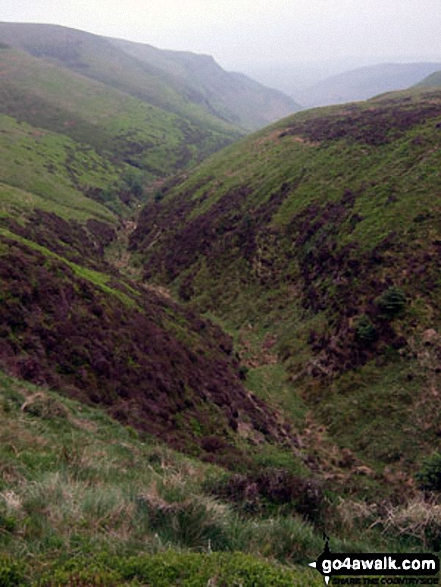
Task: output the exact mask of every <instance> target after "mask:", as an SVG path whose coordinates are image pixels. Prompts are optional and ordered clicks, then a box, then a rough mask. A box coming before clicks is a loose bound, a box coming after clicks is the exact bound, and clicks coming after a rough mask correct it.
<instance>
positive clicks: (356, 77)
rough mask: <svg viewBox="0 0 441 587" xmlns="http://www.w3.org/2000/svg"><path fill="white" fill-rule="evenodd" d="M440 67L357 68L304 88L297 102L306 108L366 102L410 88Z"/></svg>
mask: <svg viewBox="0 0 441 587" xmlns="http://www.w3.org/2000/svg"><path fill="white" fill-rule="evenodd" d="M440 67H441V64H439V63H381V64H378V65H370V66H365V67H359V68H357V69H354V70H351V71H347V72H344V73H340V74H337V75H333V76H331V77H328V78H326V79H324V80H322V81H320V82H318V83H317V84H315V85H313V86H310V87H308V88H307V89H305V90H304V91H303V93H302V95H301V98H300V100H301V102H302V104H304V105H305V106H307V107H309V108H312V107H315V106H327V105H330V104H343V103H345V102H354V101H358V100H367V99H369V98H372V97H374V96H377V95H379V94H384V93H385V92H391V91H396V90H405V89H407V88H410V87H411V86H413V85H415V84H416V83H417V82H419V81H420V80H421V79H423V78H424V77H425V76H427V75H429V74H431V73H433V72H434V71H437V70H438V69H440Z"/></svg>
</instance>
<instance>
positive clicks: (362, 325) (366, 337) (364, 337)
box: [355, 314, 377, 344]
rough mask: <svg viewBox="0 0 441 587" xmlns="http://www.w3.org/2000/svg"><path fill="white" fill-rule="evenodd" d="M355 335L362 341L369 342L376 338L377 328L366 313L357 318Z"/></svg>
mask: <svg viewBox="0 0 441 587" xmlns="http://www.w3.org/2000/svg"><path fill="white" fill-rule="evenodd" d="M355 336H356V338H357V340H359V341H360V342H362V343H365V344H370V343H371V342H374V341H375V340H376V338H377V330H376V328H375V326H374V325H373V323H372V321H371V319H370V318H369V316H367V315H366V314H363V315H362V316H360V317H359V318H358V320H357V321H356V324H355Z"/></svg>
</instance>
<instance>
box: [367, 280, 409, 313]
mask: <svg viewBox="0 0 441 587" xmlns="http://www.w3.org/2000/svg"><path fill="white" fill-rule="evenodd" d="M375 303H376V305H377V307H378V308H379V309H380V311H381V313H382V314H383V315H384V316H386V317H387V318H393V317H394V316H397V315H398V314H400V313H401V312H402V311H403V309H404V306H405V305H406V294H405V293H404V291H403V290H402V289H401V288H400V287H397V286H395V285H393V286H392V287H389V288H388V289H387V290H386V291H385V292H383V293H382V294H381V296H379V297H378V298H377V299H376V300H375Z"/></svg>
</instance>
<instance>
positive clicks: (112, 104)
mask: <svg viewBox="0 0 441 587" xmlns="http://www.w3.org/2000/svg"><path fill="white" fill-rule="evenodd" d="M0 28H1V27H0ZM0 38H1V32H0ZM0 70H1V71H2V84H1V87H0V112H1V113H3V114H6V115H9V116H11V117H13V118H15V119H17V120H19V121H24V122H27V123H29V124H31V125H33V126H35V127H37V128H43V129H46V130H50V131H53V132H56V133H58V134H62V135H67V136H68V137H69V138H71V139H72V140H73V141H75V142H77V143H80V144H82V145H88V146H90V147H92V148H93V149H94V150H96V151H97V152H99V153H100V155H101V156H102V157H106V158H107V159H111V162H112V163H113V165H117V166H119V167H121V166H123V167H124V166H125V167H128V166H130V167H132V168H134V169H135V172H139V170H141V171H142V172H144V174H145V177H146V179H147V180H148V179H154V178H157V177H164V176H165V175H168V174H170V173H171V172H173V171H176V170H178V169H182V168H183V167H185V166H187V165H189V164H191V163H194V162H196V161H198V160H200V159H201V158H202V157H203V156H206V155H207V154H209V153H212V152H213V151H216V150H218V149H219V148H220V147H222V146H225V145H226V144H227V143H228V142H230V141H231V140H232V139H233V138H236V137H238V136H239V132H238V130H237V129H234V128H232V127H227V126H226V125H224V123H222V122H221V121H219V124H218V125H217V127H216V128H214V129H212V128H209V126H207V127H205V126H204V125H203V124H202V123H200V124H195V123H192V122H190V121H189V120H188V119H185V118H183V117H182V116H178V115H175V114H172V113H171V112H167V111H165V110H164V109H162V108H159V107H156V106H154V105H152V104H146V103H145V102H143V101H141V100H139V99H136V98H133V97H132V96H130V95H128V94H127V93H124V92H120V91H118V90H115V89H113V88H112V87H109V86H106V85H105V84H103V83H100V82H96V81H93V80H90V79H88V78H85V77H84V76H82V75H79V74H77V73H75V72H71V71H69V70H66V69H63V68H61V67H59V66H57V65H55V64H53V63H50V62H48V61H47V60H44V59H37V58H35V57H32V56H30V55H27V54H25V53H22V52H20V51H16V50H13V49H8V48H3V49H1V50H0ZM213 126H215V125H213Z"/></svg>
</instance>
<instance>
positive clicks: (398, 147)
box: [132, 91, 441, 495]
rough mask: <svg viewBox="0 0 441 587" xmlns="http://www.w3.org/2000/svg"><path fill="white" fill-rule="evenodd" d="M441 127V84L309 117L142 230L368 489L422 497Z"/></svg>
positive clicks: (283, 401)
mask: <svg viewBox="0 0 441 587" xmlns="http://www.w3.org/2000/svg"><path fill="white" fill-rule="evenodd" d="M440 125H441V94H440V93H438V92H435V91H432V92H426V93H403V94H389V95H386V96H384V97H381V98H378V99H376V100H371V101H369V102H367V103H365V104H358V105H345V106H342V107H333V108H327V109H316V110H311V111H308V112H304V113H300V114H297V115H295V116H294V117H291V118H287V119H284V120H282V121H280V122H278V123H277V124H276V125H273V126H272V127H269V128H268V129H265V130H264V131H261V132H260V133H257V134H255V135H253V136H251V137H248V138H246V139H243V140H242V141H240V142H239V143H237V144H235V145H233V146H230V147H228V148H227V149H225V150H224V151H222V152H221V153H219V154H218V155H215V156H213V157H212V158H211V159H210V160H208V161H207V162H205V163H204V164H203V165H201V166H200V167H199V168H198V169H196V170H195V171H194V172H193V173H192V174H191V175H190V176H189V177H188V178H187V177H183V178H181V179H179V178H178V179H177V180H175V181H174V182H173V183H171V184H170V185H169V186H166V187H164V188H163V189H162V190H161V191H160V192H159V193H158V194H157V196H156V198H155V202H152V203H150V204H149V205H148V206H147V207H146V208H145V210H144V211H143V214H142V215H141V219H140V222H139V225H138V229H137V231H136V232H135V234H134V235H133V239H132V247H133V249H134V250H136V251H138V253H141V254H142V255H143V258H144V261H145V265H144V267H145V276H146V277H147V278H148V279H154V280H155V281H156V282H158V283H161V284H165V285H167V286H168V287H171V288H172V290H173V291H175V292H176V294H177V295H179V296H180V298H181V299H182V300H185V301H187V302H189V303H190V305H191V306H192V307H193V308H196V309H197V310H199V311H202V312H208V313H209V314H210V315H212V316H215V317H216V318H217V319H219V320H220V321H221V323H222V324H223V325H224V326H225V327H226V328H227V329H229V330H230V332H231V333H233V334H234V336H235V341H236V344H237V345H238V348H239V349H240V350H241V356H242V359H243V360H244V361H245V362H246V364H247V365H248V367H249V369H250V371H249V374H248V383H247V384H248V385H249V386H250V387H251V388H252V389H254V390H256V391H257V392H258V393H262V394H264V395H265V397H266V398H268V396H270V397H271V396H272V398H273V401H274V402H276V403H277V404H278V405H279V407H281V408H282V409H283V410H284V411H285V414H286V415H288V416H289V417H291V418H297V422H299V420H298V418H300V420H301V419H302V418H303V424H301V425H300V424H299V423H298V424H297V426H299V428H298V430H299V434H300V437H303V438H305V437H306V438H308V436H309V437H310V436H311V430H314V429H316V430H317V427H318V428H320V427H321V428H320V429H321V431H322V433H323V434H326V435H327V439H328V440H327V441H326V442H325V443H324V444H326V443H328V445H336V446H337V447H338V449H339V450H340V451H343V452H344V454H346V457H347V458H348V459H349V461H351V459H355V460H352V463H353V469H357V466H356V465H355V463H356V462H357V459H360V460H361V462H360V461H359V462H358V465H360V466H361V467H362V468H361V469H360V468H359V469H358V472H357V471H355V470H353V475H352V480H353V482H354V485H355V486H356V485H357V484H358V485H359V486H360V484H361V485H363V486H364V489H363V491H365V490H367V488H368V486H369V484H371V486H372V487H373V486H375V487H376V488H377V489H378V488H380V487H384V488H389V489H390V488H391V487H393V486H394V483H396V482H398V483H399V484H400V486H401V489H400V491H401V492H402V494H403V495H404V494H405V493H406V492H407V493H408V495H411V494H412V492H413V491H414V490H415V487H416V485H415V481H414V480H413V473H414V472H415V471H416V470H417V469H418V468H419V467H420V466H421V460H422V459H423V458H424V457H425V456H426V455H429V454H431V453H432V451H433V450H434V449H438V450H439V449H440V448H441V446H440V440H439V431H440V427H441V421H440V418H439V411H438V409H437V406H438V397H439V394H440V393H441V380H440V373H439V371H440V370H439V364H438V363H439V356H440V355H439V353H440V350H441V343H440V341H441V336H440V334H439V332H440V328H441V323H440V322H439V308H440V303H441V298H440V295H441V290H440V282H439V244H440V242H441V235H440V232H439V227H440V220H441V219H440V213H441V208H440V206H439V196H440V172H439V170H440V164H441V159H440V157H441V150H440V148H439V147H440V141H441V134H440V130H439V127H440ZM278 370H279V371H278ZM274 384H275V388H276V389H277V390H279V389H281V390H284V391H283V392H282V395H279V394H278V393H277V392H276V391H274V393H272V392H271V390H270V389H268V388H270V387H271V386H272V385H274ZM296 398H297V399H296ZM302 402H304V404H306V410H304V411H303V416H302V411H301V404H302ZM299 409H300V411H299ZM317 436H319V435H317ZM327 458H328V461H331V460H332V456H331V455H329V454H328V457H327ZM337 460H338V459H337ZM349 461H348V462H349ZM344 462H345V458H343V457H342V458H340V466H341V467H342V468H343V469H344V467H345V466H346V465H344ZM322 470H323V469H322ZM326 474H327V475H331V476H332V474H334V476H335V477H338V474H337V473H336V472H335V471H334V473H331V472H330V471H328V472H326ZM372 484H373V485H372Z"/></svg>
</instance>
